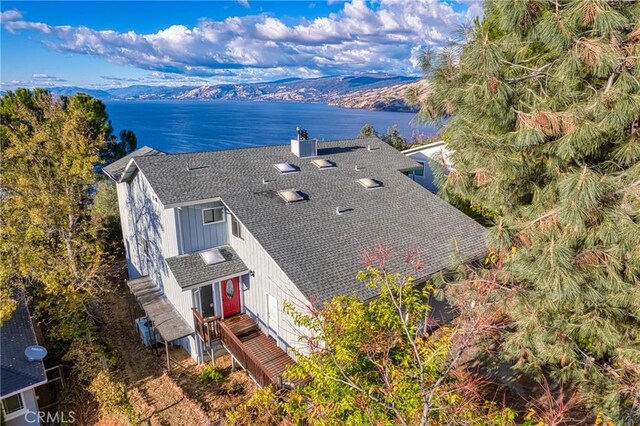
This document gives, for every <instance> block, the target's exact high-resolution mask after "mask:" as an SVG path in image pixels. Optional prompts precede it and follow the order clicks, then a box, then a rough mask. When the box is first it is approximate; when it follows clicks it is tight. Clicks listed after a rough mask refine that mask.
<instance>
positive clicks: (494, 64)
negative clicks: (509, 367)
mask: <svg viewBox="0 0 640 426" xmlns="http://www.w3.org/2000/svg"><path fill="white" fill-rule="evenodd" d="M423 59H424V63H425V66H426V68H425V70H426V76H427V78H428V79H430V81H431V88H430V94H429V97H428V99H427V100H426V101H424V100H423V104H422V109H421V112H420V114H421V117H422V118H424V119H426V120H443V119H448V121H446V122H445V124H444V131H445V132H446V134H447V136H448V141H449V148H450V150H451V151H452V152H453V156H452V160H453V163H454V167H455V170H454V171H452V172H451V173H450V174H449V176H448V177H447V178H446V181H445V182H444V186H443V193H444V194H445V196H447V195H449V196H453V197H457V198H458V199H461V200H465V201H467V202H469V203H478V204H479V205H481V206H483V208H487V209H489V210H490V211H492V212H496V216H495V217H494V218H493V220H494V223H495V226H493V227H492V228H491V229H490V232H489V234H490V240H491V244H492V247H493V249H494V251H495V253H494V255H495V257H496V262H495V265H498V264H499V267H500V269H501V271H502V272H501V273H502V274H503V275H502V277H501V279H502V283H501V285H499V286H495V288H494V289H493V290H494V294H495V298H496V301H497V303H499V304H500V305H501V309H503V311H504V313H505V314H506V315H507V317H508V318H509V319H510V327H509V328H508V329H507V331H506V333H505V335H504V340H503V342H502V353H503V355H504V356H505V357H506V359H508V360H510V361H511V362H513V363H515V366H516V368H518V369H520V370H521V371H524V372H527V373H529V374H532V375H533V376H534V377H539V378H540V377H542V376H543V375H545V374H548V375H551V376H553V377H554V378H555V379H556V380H558V381H561V382H563V383H568V384H573V385H574V386H576V387H577V389H578V391H579V394H580V395H581V396H582V397H583V398H584V399H585V400H586V401H587V403H588V404H589V405H590V406H591V407H592V408H593V410H594V411H596V412H603V413H604V416H605V417H606V416H609V417H610V418H612V419H614V421H615V422H616V423H620V424H621V423H623V422H632V421H633V419H635V421H640V244H639V243H638V242H639V241H640V227H639V223H640V214H639V212H640V3H638V2H623V1H605V0H575V1H561V0H555V1H535V0H531V1H524V0H522V1H514V2H506V1H499V0H493V1H487V2H486V3H485V11H484V18H483V19H482V20H481V21H480V20H476V21H475V22H474V23H473V25H472V26H471V27H470V28H467V29H466V30H465V31H464V41H463V43H462V44H461V45H460V46H454V47H453V48H452V49H449V50H446V51H444V52H441V53H440V54H437V55H434V54H433V53H432V52H427V53H426V54H425V56H424V58H423ZM495 265H494V266H495Z"/></svg>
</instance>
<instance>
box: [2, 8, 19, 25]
mask: <svg viewBox="0 0 640 426" xmlns="http://www.w3.org/2000/svg"><path fill="white" fill-rule="evenodd" d="M19 19H22V13H20V12H19V11H17V10H15V9H13V10H7V11H5V12H2V13H0V22H7V21H17V20H19Z"/></svg>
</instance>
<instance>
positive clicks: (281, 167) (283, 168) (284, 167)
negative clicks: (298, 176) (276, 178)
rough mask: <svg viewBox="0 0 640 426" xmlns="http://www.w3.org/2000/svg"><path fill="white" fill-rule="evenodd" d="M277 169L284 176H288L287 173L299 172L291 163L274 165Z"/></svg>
mask: <svg viewBox="0 0 640 426" xmlns="http://www.w3.org/2000/svg"><path fill="white" fill-rule="evenodd" d="M273 167H275V168H276V169H278V171H279V172H280V173H282V174H286V173H293V172H297V171H298V168H297V167H296V166H294V165H293V164H289V163H279V164H274V166H273Z"/></svg>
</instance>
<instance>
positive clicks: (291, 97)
mask: <svg viewBox="0 0 640 426" xmlns="http://www.w3.org/2000/svg"><path fill="white" fill-rule="evenodd" d="M412 86H413V87H416V86H417V87H419V88H424V87H425V83H423V82H420V81H418V78H416V77H406V76H394V75H388V74H361V75H352V76H332V77H320V78H312V79H297V78H290V79H285V80H279V81H273V82H269V83H246V84H218V85H202V86H148V85H134V86H128V87H118V88H109V89H87V88H81V87H53V88H49V89H48V90H50V91H51V92H53V93H55V94H58V95H67V96H68V95H72V94H74V93H76V92H84V93H87V94H89V95H91V96H93V97H96V98H99V99H102V100H103V101H117V100H161V99H174V100H180V99H185V100H251V101H289V102H316V103H325V104H329V105H335V106H339V107H344V108H362V109H371V110H380V111H403V112H414V111H415V109H414V108H413V107H411V106H409V105H407V103H406V102H405V101H404V96H405V92H406V90H407V89H408V88H410V87H412Z"/></svg>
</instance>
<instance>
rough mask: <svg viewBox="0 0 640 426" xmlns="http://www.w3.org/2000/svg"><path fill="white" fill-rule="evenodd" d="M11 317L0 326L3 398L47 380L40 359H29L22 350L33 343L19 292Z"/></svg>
mask: <svg viewBox="0 0 640 426" xmlns="http://www.w3.org/2000/svg"><path fill="white" fill-rule="evenodd" d="M16 298H17V300H18V305H17V307H16V310H15V311H13V314H12V315H11V318H10V319H9V320H8V321H6V322H4V323H3V324H2V326H1V327H0V348H1V350H0V395H1V396H2V397H5V396H7V395H11V394H13V393H16V392H18V391H20V390H22V389H27V388H30V387H33V386H34V385H36V384H39V383H42V382H44V381H46V380H47V375H46V373H45V371H44V363H43V362H42V361H29V360H28V359H27V357H26V355H25V353H24V350H25V349H26V348H27V347H28V346H31V345H37V344H38V341H37V340H36V333H35V331H34V329H33V324H32V322H31V316H30V315H29V310H28V309H27V305H26V303H25V301H24V296H23V295H22V294H21V293H16Z"/></svg>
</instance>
